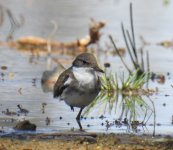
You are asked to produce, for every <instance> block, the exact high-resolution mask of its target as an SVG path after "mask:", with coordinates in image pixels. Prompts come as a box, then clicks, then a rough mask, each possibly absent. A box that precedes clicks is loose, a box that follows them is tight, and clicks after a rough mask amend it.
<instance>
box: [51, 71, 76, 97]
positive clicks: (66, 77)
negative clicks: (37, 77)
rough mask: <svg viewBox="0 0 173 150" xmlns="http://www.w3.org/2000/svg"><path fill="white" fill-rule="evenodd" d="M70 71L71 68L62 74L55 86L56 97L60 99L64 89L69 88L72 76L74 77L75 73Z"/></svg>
mask: <svg viewBox="0 0 173 150" xmlns="http://www.w3.org/2000/svg"><path fill="white" fill-rule="evenodd" d="M70 70H71V69H70V68H69V69H67V70H65V71H64V72H63V73H61V74H60V76H59V78H58V80H57V81H56V83H55V85H54V91H53V92H54V93H53V95H54V97H59V96H60V95H61V94H62V93H63V91H64V89H66V88H67V87H68V86H69V84H70V82H71V76H72V75H73V73H72V72H71V71H70Z"/></svg>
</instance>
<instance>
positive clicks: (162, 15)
mask: <svg viewBox="0 0 173 150" xmlns="http://www.w3.org/2000/svg"><path fill="white" fill-rule="evenodd" d="M0 3H1V4H2V5H3V6H5V7H8V8H9V9H10V10H11V11H12V12H14V13H15V15H18V14H20V13H22V14H23V15H24V16H25V24H24V26H23V27H22V28H20V29H19V30H18V31H16V32H15V35H14V37H15V38H19V37H22V36H27V35H34V36H40V37H44V38H47V37H48V35H49V34H50V32H51V30H52V25H51V23H50V22H51V20H54V21H55V22H57V24H58V27H59V28H58V32H57V34H56V35H55V36H54V39H56V40H59V41H73V40H76V39H78V38H81V37H84V36H85V35H87V31H88V24H89V22H90V18H94V19H96V20H106V21H107V26H106V27H105V28H104V30H102V32H103V37H102V40H101V45H104V43H105V41H108V38H107V35H109V34H112V35H113V36H114V37H115V39H116V40H117V45H118V46H123V47H124V42H123V37H122V33H121V28H120V23H121V21H123V22H124V24H125V26H126V27H129V3H128V2H127V1H123V0H122V1H119V0H109V1H106V0H95V1H92V0H88V1H80V0H71V1H68V2H67V1H63V0H59V1H55V0H52V1H46V0H37V1H34V0H25V1H17V0H13V1H12V0H6V1H2V0H1V1H0ZM19 3H20V5H19ZM133 8H134V22H135V23H134V24H135V35H136V40H137V45H138V47H140V46H141V41H140V40H139V36H140V35H142V36H143V37H144V38H145V39H146V40H147V41H148V42H151V45H148V46H146V47H145V48H144V49H145V50H148V51H149V54H150V61H151V70H152V71H153V72H156V73H162V74H164V75H166V74H167V72H169V73H170V75H169V76H166V82H165V84H163V85H162V84H158V83H156V82H150V87H151V88H155V87H158V88H159V92H158V93H156V94H154V95H153V96H151V99H152V100H153V102H154V104H155V110H156V134H169V135H172V134H173V129H172V128H173V125H172V115H173V109H172V107H173V101H172V95H173V90H172V87H171V84H172V77H173V71H172V65H173V59H172V54H173V51H172V49H171V48H169V49H165V48H163V47H160V46H157V45H156V43H158V42H160V41H162V40H171V39H172V26H173V19H172V18H171V14H172V13H173V12H172V11H173V4H171V3H170V4H169V5H168V6H164V5H163V2H162V1H161V0H160V1H157V0H153V1H149V0H147V1H143V0H134V1H133ZM0 30H1V33H0V37H1V40H5V38H6V36H4V35H7V33H8V30H9V28H8V20H5V24H4V25H3V26H2V27H1V29H0ZM53 57H56V55H55V56H53ZM31 60H32V58H31V55H30V54H25V53H22V52H19V51H17V50H14V49H9V48H6V47H1V48H0V65H1V66H4V65H5V66H7V67H8V68H7V70H2V69H1V70H0V73H4V74H5V76H4V77H3V78H4V80H2V77H1V78H0V79H1V80H0V86H1V88H0V95H1V96H0V111H5V110H6V108H9V109H10V111H15V112H17V104H21V105H22V106H23V107H24V108H26V109H28V110H29V111H30V112H29V114H28V115H27V116H25V115H20V116H14V117H12V116H6V115H4V114H3V113H1V112H0V124H1V126H3V129H4V130H5V131H7V132H13V129H12V127H13V126H14V125H15V124H16V121H14V122H12V121H11V118H14V119H16V120H23V119H24V118H25V119H29V120H30V121H31V122H33V123H35V124H36V125H37V127H38V130H37V132H56V131H61V130H70V129H71V128H73V127H74V128H75V129H77V128H78V125H77V123H76V121H75V117H76V115H77V113H78V109H75V111H74V112H72V111H71V110H70V108H69V107H68V106H67V105H66V104H65V103H64V102H60V101H59V100H57V99H53V96H52V93H51V92H49V93H44V92H43V90H42V87H41V77H42V73H43V72H44V71H45V70H47V69H48V68H47V63H48V58H47V57H46V56H41V57H40V58H38V59H33V61H32V62H31ZM100 60H101V64H102V65H103V63H104V62H107V61H110V62H111V64H112V66H113V67H112V68H113V71H116V72H121V71H123V70H124V68H123V65H122V63H121V62H120V59H119V58H118V57H112V56H108V57H105V56H104V55H103V56H101V57H100ZM126 61H127V62H128V61H129V62H130V59H129V58H128V57H127V58H126ZM55 66H56V65H55V64H53V66H51V68H53V67H55ZM19 89H21V90H19ZM165 95H169V96H165ZM143 99H144V100H145V101H146V102H147V103H149V104H150V106H151V107H152V105H151V102H150V101H149V99H148V98H147V97H143ZM42 103H46V104H47V105H46V107H45V113H42ZM102 105H104V104H102ZM102 105H101V104H100V105H98V106H99V108H101V107H102ZM119 105H120V104H119ZM96 106H97V105H96ZM118 108H119V109H118ZM94 110H95V111H94V112H92V113H91V114H90V116H88V117H87V119H82V121H81V123H82V125H83V128H84V129H86V131H88V132H115V133H127V132H134V131H132V130H130V131H129V130H127V127H126V126H122V127H121V128H119V127H115V126H113V127H111V128H109V129H108V130H107V129H106V122H105V121H106V120H109V121H110V122H111V121H113V120H114V119H117V118H118V117H119V115H120V112H121V107H120V106H118V107H117V110H116V114H115V113H114V111H115V109H113V110H112V112H111V114H110V113H108V111H106V113H105V114H104V116H106V118H104V119H100V118H99V116H100V115H102V114H103V111H97V110H98V108H97V107H96V108H95V109H94ZM138 111H139V114H138V116H137V119H138V120H141V121H142V120H143V118H144V113H143V112H141V111H140V110H138ZM91 116H93V117H94V119H91V118H90V117H91ZM46 117H49V118H50V125H48V126H47V125H46V123H45V120H46ZM60 117H62V119H60ZM153 117H154V115H153V114H152V116H151V118H149V120H148V122H147V126H146V127H147V128H146V127H144V129H143V128H142V127H139V129H140V131H139V132H138V133H147V134H152V133H153V125H152V124H153V121H154V120H153ZM102 123H104V125H103V126H102V125H101V124H102Z"/></svg>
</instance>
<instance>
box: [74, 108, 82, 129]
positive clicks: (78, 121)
mask: <svg viewBox="0 0 173 150" xmlns="http://www.w3.org/2000/svg"><path fill="white" fill-rule="evenodd" d="M82 110H83V108H81V109H80V111H79V113H78V115H77V117H76V121H77V123H78V125H79V128H80V130H81V131H82V130H83V129H82V125H81V123H80V116H81V113H82Z"/></svg>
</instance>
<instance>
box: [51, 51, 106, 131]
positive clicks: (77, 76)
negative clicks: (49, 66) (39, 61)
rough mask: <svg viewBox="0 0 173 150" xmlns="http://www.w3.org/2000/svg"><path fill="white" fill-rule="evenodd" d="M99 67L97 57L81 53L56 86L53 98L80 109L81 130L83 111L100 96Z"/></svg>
mask: <svg viewBox="0 0 173 150" xmlns="http://www.w3.org/2000/svg"><path fill="white" fill-rule="evenodd" d="M99 72H100V73H104V71H103V70H102V69H101V68H100V67H99V65H98V63H97V60H96V58H95V56H94V55H93V54H91V53H81V54H79V55H78V56H77V57H76V58H75V59H74V61H73V62H72V65H71V67H69V68H68V69H66V70H65V71H64V72H62V73H61V74H60V75H59V77H58V80H57V81H56V83H55V85H54V90H53V96H54V98H59V99H60V100H64V101H65V103H66V104H67V105H69V106H70V108H71V110H73V111H74V107H77V108H80V111H79V113H78V115H77V117H76V120H77V123H78V125H79V128H80V130H83V129H82V125H81V123H80V117H81V113H82V111H83V109H84V108H85V107H86V106H88V105H89V104H90V103H91V102H92V101H93V100H94V99H95V98H96V97H97V95H98V94H99V92H100V90H101V81H100V78H99Z"/></svg>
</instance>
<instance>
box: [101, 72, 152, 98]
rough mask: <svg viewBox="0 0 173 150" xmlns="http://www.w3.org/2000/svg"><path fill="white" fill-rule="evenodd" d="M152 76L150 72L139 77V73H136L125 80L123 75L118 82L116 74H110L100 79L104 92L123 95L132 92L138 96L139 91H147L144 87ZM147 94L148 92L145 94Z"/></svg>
mask: <svg viewBox="0 0 173 150" xmlns="http://www.w3.org/2000/svg"><path fill="white" fill-rule="evenodd" d="M150 76H151V74H150V73H148V72H144V73H142V74H140V75H139V71H138V70H137V71H135V72H133V73H131V74H129V76H128V77H127V79H125V77H124V75H122V76H121V77H120V78H119V79H120V80H118V77H117V75H116V74H112V73H110V74H108V75H107V73H105V74H104V75H103V76H101V77H100V80H101V83H102V91H107V92H108V93H113V92H121V93H123V94H125V93H126V94H127V92H131V94H132V95H133V94H137V93H139V91H140V92H141V91H147V89H146V90H145V89H144V88H143V87H144V85H145V84H147V83H148V80H149V78H150ZM145 93H147V92H145Z"/></svg>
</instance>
